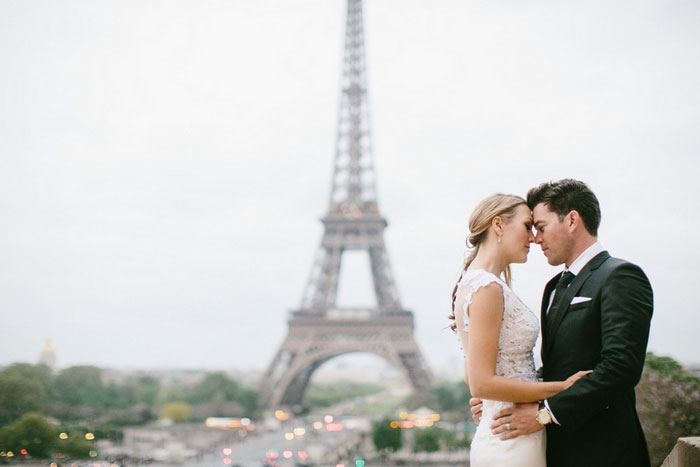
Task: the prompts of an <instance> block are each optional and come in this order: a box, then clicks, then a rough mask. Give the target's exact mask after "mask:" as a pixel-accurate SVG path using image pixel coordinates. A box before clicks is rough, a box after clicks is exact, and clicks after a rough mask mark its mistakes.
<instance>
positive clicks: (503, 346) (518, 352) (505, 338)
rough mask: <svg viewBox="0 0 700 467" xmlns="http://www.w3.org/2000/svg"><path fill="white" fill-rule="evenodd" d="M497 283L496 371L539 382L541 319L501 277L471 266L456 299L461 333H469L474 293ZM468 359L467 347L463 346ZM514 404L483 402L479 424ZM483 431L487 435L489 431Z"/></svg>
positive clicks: (456, 315)
mask: <svg viewBox="0 0 700 467" xmlns="http://www.w3.org/2000/svg"><path fill="white" fill-rule="evenodd" d="M493 282H495V283H497V284H498V285H500V286H501V288H502V289H503V321H502V322H501V333H500V336H499V338H498V354H497V355H496V374H497V375H499V376H505V377H506V378H513V379H518V380H521V381H537V373H536V371H535V361H534V358H533V354H532V349H533V347H534V346H535V342H536V341H537V336H538V335H539V328H540V327H539V321H538V319H537V317H536V316H535V315H534V313H533V312H532V311H531V310H530V309H529V308H528V307H527V306H526V305H525V304H524V303H523V302H522V300H520V298H519V297H518V296H517V295H516V294H515V293H514V292H513V291H512V290H511V289H510V287H508V285H506V283H505V282H503V281H502V280H501V279H500V278H499V277H497V276H495V275H493V274H491V273H490V272H487V271H484V270H483V269H474V270H472V269H468V270H467V272H465V273H464V275H463V276H462V279H461V280H460V281H459V284H458V286H457V295H456V298H455V318H456V322H457V331H458V333H460V334H462V335H465V334H466V337H467V340H468V335H469V314H468V313H467V310H468V308H469V305H470V304H471V302H472V296H473V295H474V293H475V292H476V291H478V290H479V289H480V288H482V287H484V286H487V285H489V284H491V283H493ZM462 352H463V353H464V358H465V359H467V358H468V355H467V349H464V348H463V349H462ZM508 405H512V404H509V403H505V402H497V401H484V409H483V417H482V420H481V422H482V423H480V424H479V426H480V427H482V426H484V424H485V423H486V424H487V425H486V426H488V424H490V419H491V416H492V415H493V413H494V412H495V411H497V410H500V409H501V408H503V407H506V406H508ZM479 431H484V435H487V434H488V433H490V430H477V434H479Z"/></svg>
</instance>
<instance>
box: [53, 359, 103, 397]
mask: <svg viewBox="0 0 700 467" xmlns="http://www.w3.org/2000/svg"><path fill="white" fill-rule="evenodd" d="M54 388H55V392H56V397H57V399H59V400H61V401H62V402H64V403H66V404H68V405H69V406H72V407H76V406H79V405H84V406H88V407H105V406H107V407H108V406H110V401H109V400H110V397H109V394H108V392H107V391H106V389H105V386H104V383H103V382H102V370H100V369H99V368H97V367H95V366H72V367H70V368H66V369H65V370H63V371H61V372H60V373H59V374H58V376H56V379H55V380H54Z"/></svg>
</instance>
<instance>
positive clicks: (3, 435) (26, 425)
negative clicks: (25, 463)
mask: <svg viewBox="0 0 700 467" xmlns="http://www.w3.org/2000/svg"><path fill="white" fill-rule="evenodd" d="M57 441H58V430H57V429H56V428H55V427H54V426H53V425H51V424H50V423H49V422H47V421H46V419H44V417H42V416H41V415H39V414H36V413H28V414H25V415H23V416H22V418H20V419H19V420H17V421H16V422H15V423H13V424H11V425H8V426H6V427H3V428H2V429H0V450H2V451H13V452H14V453H15V454H17V453H19V452H20V451H21V450H22V449H26V450H27V453H28V454H29V455H30V456H32V457H33V458H35V459H46V458H48V457H50V456H51V453H52V452H53V449H54V447H55V445H56V442H57Z"/></svg>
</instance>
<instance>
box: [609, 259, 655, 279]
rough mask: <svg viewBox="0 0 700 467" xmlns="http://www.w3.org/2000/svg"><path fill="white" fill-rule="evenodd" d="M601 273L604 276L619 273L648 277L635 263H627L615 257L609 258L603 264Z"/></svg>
mask: <svg viewBox="0 0 700 467" xmlns="http://www.w3.org/2000/svg"><path fill="white" fill-rule="evenodd" d="M598 270H599V271H600V273H602V274H603V275H604V276H610V275H611V274H617V273H625V272H628V273H632V274H635V275H642V276H644V277H646V274H645V273H644V270H643V269H642V268H641V267H640V266H638V265H637V264H635V263H632V262H630V261H627V260H626V259H622V258H617V257H614V256H608V257H607V258H606V259H605V260H604V261H603V263H602V264H601V265H600V267H599V268H598Z"/></svg>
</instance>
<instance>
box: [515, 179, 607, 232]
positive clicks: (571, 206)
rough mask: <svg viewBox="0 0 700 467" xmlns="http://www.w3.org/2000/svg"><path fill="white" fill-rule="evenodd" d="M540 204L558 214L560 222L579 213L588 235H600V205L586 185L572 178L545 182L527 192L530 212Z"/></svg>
mask: <svg viewBox="0 0 700 467" xmlns="http://www.w3.org/2000/svg"><path fill="white" fill-rule="evenodd" d="M540 203H544V204H545V205H546V206H547V207H548V208H549V210H550V211H552V212H554V213H556V214H557V215H558V216H559V220H560V221H562V220H564V217H566V215H567V214H569V213H570V212H571V211H576V212H578V213H579V215H580V216H581V219H582V220H583V225H584V226H585V227H586V230H587V231H588V233H589V234H591V235H593V236H597V235H598V226H599V225H600V204H598V198H596V196H595V195H594V194H593V192H592V191H591V189H590V188H588V185H586V184H585V183H583V182H580V181H578V180H574V179H571V178H565V179H563V180H559V181H558V182H545V183H543V184H541V185H540V186H538V187H535V188H532V189H531V190H530V191H528V192H527V205H528V207H529V208H530V210H532V209H535V206H537V205H538V204H540Z"/></svg>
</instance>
